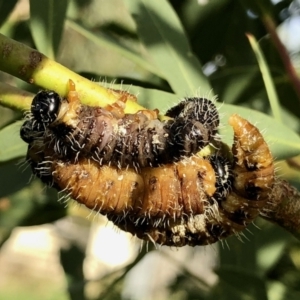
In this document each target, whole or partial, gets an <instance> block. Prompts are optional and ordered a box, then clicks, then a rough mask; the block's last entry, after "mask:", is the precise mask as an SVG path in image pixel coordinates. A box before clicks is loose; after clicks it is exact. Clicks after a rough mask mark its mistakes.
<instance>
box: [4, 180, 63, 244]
mask: <svg viewBox="0 0 300 300" xmlns="http://www.w3.org/2000/svg"><path fill="white" fill-rule="evenodd" d="M27 182H28V179H27ZM66 212H67V210H66V207H65V206H64V205H62V203H59V202H58V201H57V192H56V191H55V190H54V189H47V190H45V186H44V184H43V183H41V182H40V181H39V180H36V181H33V182H32V183H31V184H30V185H27V186H26V187H25V188H23V189H21V190H19V191H18V192H16V193H14V194H12V195H10V196H8V197H4V198H2V199H1V214H0V246H1V244H2V243H3V242H4V241H5V239H7V238H8V236H9V234H10V232H11V231H12V230H13V229H14V228H15V227H17V226H33V225H40V224H45V223H49V222H54V221H56V220H58V219H60V218H62V217H64V216H65V215H66Z"/></svg>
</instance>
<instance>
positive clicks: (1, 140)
mask: <svg viewBox="0 0 300 300" xmlns="http://www.w3.org/2000/svg"><path fill="white" fill-rule="evenodd" d="M22 124H23V121H18V122H15V123H13V124H11V125H8V126H6V127H4V128H3V129H2V130H1V131H0V145H1V147H0V163H1V162H5V161H8V160H11V159H15V158H18V157H22V156H25V154H26V151H27V144H26V143H24V142H23V141H22V140H21V138H20V126H21V125H22Z"/></svg>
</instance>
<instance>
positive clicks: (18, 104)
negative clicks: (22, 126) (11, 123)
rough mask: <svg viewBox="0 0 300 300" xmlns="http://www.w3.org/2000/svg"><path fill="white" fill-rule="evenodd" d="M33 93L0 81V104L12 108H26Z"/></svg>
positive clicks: (22, 109) (23, 109)
mask: <svg viewBox="0 0 300 300" xmlns="http://www.w3.org/2000/svg"><path fill="white" fill-rule="evenodd" d="M32 97H33V94H31V93H29V92H26V91H23V90H20V89H18V88H16V87H13V86H11V85H8V84H5V83H2V82H0V105H2V106H5V107H9V108H11V109H14V110H21V111H25V110H28V109H29V107H30V104H31V101H32Z"/></svg>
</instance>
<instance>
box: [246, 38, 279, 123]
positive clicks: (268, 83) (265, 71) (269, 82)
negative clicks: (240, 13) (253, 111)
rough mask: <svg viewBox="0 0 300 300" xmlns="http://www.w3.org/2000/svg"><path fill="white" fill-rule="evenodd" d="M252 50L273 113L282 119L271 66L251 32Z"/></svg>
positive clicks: (277, 118) (276, 117)
mask: <svg viewBox="0 0 300 300" xmlns="http://www.w3.org/2000/svg"><path fill="white" fill-rule="evenodd" d="M247 37H248V39H249V42H250V45H251V47H252V50H253V52H254V54H255V56H256V59H257V62H258V65H259V69H260V71H261V74H262V77H263V80H264V83H265V87H266V91H267V94H268V97H269V101H270V105H271V108H272V112H273V115H274V117H275V119H276V120H278V121H281V113H280V112H281V109H280V104H279V99H278V96H277V92H276V89H275V84H274V80H273V79H272V76H271V72H270V70H269V66H268V64H267V62H266V59H265V57H264V54H263V52H262V51H261V49H260V46H259V44H258V43H257V41H256V39H255V37H254V36H253V35H251V34H247Z"/></svg>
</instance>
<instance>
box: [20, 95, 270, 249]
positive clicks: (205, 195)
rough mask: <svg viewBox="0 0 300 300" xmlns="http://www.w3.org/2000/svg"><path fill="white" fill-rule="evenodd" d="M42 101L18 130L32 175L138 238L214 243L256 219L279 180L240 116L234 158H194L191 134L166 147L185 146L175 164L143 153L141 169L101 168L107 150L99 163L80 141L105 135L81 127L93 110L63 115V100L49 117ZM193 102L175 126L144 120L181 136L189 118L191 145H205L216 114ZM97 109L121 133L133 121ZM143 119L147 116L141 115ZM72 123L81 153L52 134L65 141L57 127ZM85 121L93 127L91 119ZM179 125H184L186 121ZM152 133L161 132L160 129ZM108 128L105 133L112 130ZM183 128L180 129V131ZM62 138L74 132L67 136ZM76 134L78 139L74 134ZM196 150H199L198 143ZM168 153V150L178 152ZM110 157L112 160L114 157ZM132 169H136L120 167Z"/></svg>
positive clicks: (178, 113)
mask: <svg viewBox="0 0 300 300" xmlns="http://www.w3.org/2000/svg"><path fill="white" fill-rule="evenodd" d="M53 95H55V94H53ZM72 95H74V94H72ZM72 97H73V96H72ZM69 98H70V96H69V97H68V99H69ZM37 99H39V98H35V100H34V101H33V105H32V112H31V114H32V117H31V118H30V119H29V121H25V123H24V126H23V127H22V129H21V135H23V139H24V140H26V141H28V143H29V148H28V160H29V162H30V164H31V166H32V169H33V172H34V173H35V174H36V175H37V176H38V177H40V178H41V179H42V180H43V181H44V182H45V183H47V184H49V185H52V186H54V187H55V188H57V189H58V190H59V191H64V192H65V194H66V195H68V196H70V197H72V198H73V199H75V200H76V201H78V202H79V203H82V204H84V205H86V206H87V207H89V208H90V209H92V210H94V211H97V212H99V213H101V214H104V215H106V216H107V217H108V219H109V220H111V221H113V222H114V224H116V225H117V226H118V227H120V228H121V229H123V230H125V231H128V232H131V233H132V234H133V235H136V236H138V237H139V238H141V239H144V240H150V241H153V242H155V243H158V244H162V245H169V246H177V247H178V246H184V245H191V246H196V245H206V244H211V243H214V242H216V241H218V240H220V239H222V238H224V237H227V236H229V235H232V234H238V233H239V232H241V231H242V230H243V229H244V228H245V227H246V226H247V225H248V224H249V223H250V222H252V221H253V219H254V218H255V217H256V216H257V215H258V213H259V211H260V210H261V208H262V207H263V206H264V205H265V202H266V201H267V200H268V194H269V192H270V190H271V188H272V186H273V181H274V165H273V159H272V155H271V153H270V150H269V148H268V146H267V144H266V142H265V141H264V139H263V137H262V135H261V133H260V132H259V130H258V129H257V128H256V127H255V126H253V125H252V124H250V123H249V122H248V121H246V120H245V119H243V118H241V117H239V116H238V115H233V116H231V118H230V125H231V126H232V127H233V130H234V144H233V147H232V154H233V158H232V159H231V157H230V155H225V154H224V153H221V152H220V153H218V152H216V153H215V154H211V155H209V156H207V157H200V156H198V155H194V151H191V149H196V147H195V148H194V146H193V147H190V146H189V147H190V148H188V150H187V148H186V145H185V142H188V141H191V138H190V137H189V138H188V139H186V140H184V142H182V140H180V139H178V140H176V139H173V140H172V144H167V143H165V145H168V146H167V147H171V146H172V147H174V148H177V147H179V148H181V149H185V151H186V152H184V153H185V155H184V157H182V155H181V154H180V155H179V156H178V157H175V158H174V160H173V161H172V159H171V158H169V160H166V159H165V158H164V159H163V160H162V161H163V163H161V164H162V165H159V166H156V167H153V166H151V165H155V163H154V162H157V161H160V160H161V158H160V156H159V155H158V154H157V156H156V157H157V158H155V159H153V157H151V159H150V161H152V163H151V164H149V163H148V164H144V162H143V161H144V157H142V156H141V157H140V158H139V159H140V160H139V168H138V171H137V169H136V166H135V165H133V164H129V163H128V162H127V163H124V164H122V163H118V164H114V165H113V164H111V162H110V161H108V160H107V159H104V158H103V159H102V161H101V164H99V160H101V158H102V156H100V153H102V152H98V157H97V159H94V157H93V155H92V156H91V155H89V153H88V151H87V149H88V148H86V149H85V146H83V145H82V144H81V142H82V141H87V139H86V137H87V136H89V138H91V137H92V136H93V135H96V132H95V130H96V129H95V128H98V130H99V131H100V132H102V135H103V126H102V127H99V126H98V125H97V126H96V127H94V125H93V126H91V127H92V128H93V134H90V133H89V134H87V133H86V132H83V131H82V130H83V129H82V128H85V130H87V131H89V132H90V129H87V128H90V127H84V125H83V124H84V120H85V118H86V117H84V119H83V120H82V119H80V116H83V115H84V116H86V114H85V113H84V114H83V115H81V112H82V111H91V110H95V108H90V107H87V106H83V108H82V107H79V106H78V103H77V101H73V100H74V99H72V101H70V99H69V102H68V105H67V110H65V111H64V106H63V104H64V102H62V103H61V104H59V105H58V106H59V107H60V109H58V110H56V113H55V114H53V116H52V117H51V115H52V112H49V111H48V112H47V113H44V112H45V111H47V109H48V108H47V105H45V107H46V110H44V109H41V108H39V109H36V106H37V104H36V102H38V103H40V101H37ZM59 99H61V98H60V97H59ZM192 99H193V98H192ZM192 99H190V100H187V101H185V102H183V103H180V104H179V105H178V106H175V107H174V108H172V109H171V110H169V112H168V115H169V116H170V117H172V118H174V119H173V120H172V122H171V123H168V122H167V123H163V122H160V121H159V120H158V119H156V118H153V117H147V118H148V119H147V122H149V124H150V123H151V122H153V121H158V122H160V123H161V124H164V125H163V126H162V127H159V128H167V127H165V126H167V125H166V124H171V127H168V128H173V129H172V130H171V131H176V130H177V128H176V126H175V125H174V124H176V122H179V120H180V119H181V118H183V119H184V118H186V119H187V116H189V118H190V120H191V122H199V124H200V125H201V126H202V127H201V130H200V131H194V133H193V138H194V140H203V135H202V132H203V128H204V127H205V126H204V127H203V124H204V123H207V124H211V125H210V126H206V127H205V128H206V129H205V130H204V133H203V134H204V135H205V134H208V135H210V136H215V135H216V127H217V125H218V124H219V120H218V118H216V117H215V116H214V114H215V112H213V117H212V116H209V114H210V112H208V111H209V110H210V109H211V108H212V106H211V105H210V104H209V102H206V101H208V100H205V101H204V100H201V101H198V98H195V99H194V100H192ZM77 100H78V99H77ZM54 102H55V101H54ZM55 103H56V102H55ZM73 103H75V104H74V107H72V105H73ZM193 103H194V104H195V103H196V104H195V105H196V107H197V106H198V108H197V109H198V110H197V109H195V106H194V107H193ZM45 104H47V103H46V102H45ZM39 105H40V104H39ZM199 105H201V109H199ZM55 106H56V105H54V108H55ZM40 107H44V106H43V105H40ZM205 107H206V109H204V108H205ZM74 109H75V111H74ZM35 110H37V113H36V114H35ZM49 110H50V108H49ZM62 110H63V111H64V112H63V114H62V112H61V111H62ZM99 110H101V111H102V112H103V113H104V116H105V117H106V116H107V115H109V118H108V119H107V120H106V121H105V122H106V123H107V124H109V126H110V128H114V126H116V128H117V129H118V130H119V129H120V128H121V127H120V126H121V125H120V124H123V123H122V122H123V120H124V118H125V119H127V118H129V117H127V116H126V115H125V116H123V117H122V118H117V117H114V113H112V112H111V111H107V110H102V109H100V108H99ZM48 114H50V116H48ZM139 114H144V113H143V112H142V113H140V112H139V113H137V115H139ZM153 114H155V112H154V113H152V115H153ZM144 115H145V114H144ZM147 115H151V111H148V112H147ZM90 116H92V117H91V119H93V118H94V119H95V118H96V119H97V118H99V117H100V115H99V116H98V115H97V117H96V116H95V115H91V114H90ZM142 118H145V117H144V116H142ZM52 119H53V120H54V121H53V120H52ZM129 119H131V117H130V118H129ZM72 120H76V121H75V122H76V124H77V126H78V128H80V130H81V135H83V137H84V138H82V139H81V140H80V139H78V140H77V143H78V144H79V146H80V147H81V148H80V149H81V150H80V152H78V151H79V150H78V149H77V150H76V151H73V150H72V151H71V150H69V147H74V143H75V142H74V141H72V143H71V144H67V143H66V144H58V143H59V141H58V138H57V137H56V136H55V134H54V133H53V132H57V134H59V139H60V138H61V135H62V133H61V132H60V131H59V128H69V127H70V126H71V125H72V124H73V123H72ZM102 120H104V119H102ZM135 120H136V121H138V122H141V124H143V125H144V124H145V123H144V122H142V121H140V120H141V119H140V116H136V119H135ZM65 122H67V123H65ZM86 122H87V121H86ZM95 122H96V124H98V123H97V121H95ZM109 122H110V123H109ZM114 122H116V123H114ZM118 122H119V123H118ZM126 122H127V121H126ZM147 122H146V123H147ZM111 123H112V124H114V125H111ZM129 123H130V126H134V122H133V121H130V122H129ZM179 123H180V122H179ZM179 123H178V124H179ZM74 124H75V123H74ZM88 124H93V123H91V122H90V121H88ZM99 124H100V123H99ZM115 124H117V125H115ZM147 124H148V123H147ZM151 124H152V123H151ZM200 125H199V126H200ZM151 126H152V125H151ZM159 126H161V125H159ZM168 126H169V125H168ZM178 126H179V127H182V125H181V124H180V125H178ZM49 128H51V129H49ZM72 128H73V127H72ZM131 128H132V127H131ZM135 128H138V127H135ZM140 128H144V127H143V126H141V127H140ZM155 128H156V129H155V130H156V131H157V130H158V129H157V128H158V127H155ZM197 128H200V127H197ZM72 130H73V129H72ZM111 130H112V129H110V131H108V132H112V131H111ZM164 130H165V129H164ZM180 130H183V129H178V131H180ZM178 131H177V132H178ZM108 132H106V131H105V134H104V136H106V135H108ZM113 132H115V131H113ZM128 132H132V131H130V130H129V131H128ZM143 132H146V131H143ZM163 132H164V131H163ZM64 133H65V134H66V135H68V134H69V132H68V131H64ZM168 134H169V133H168ZM73 136H74V137H75V136H76V137H77V135H74V133H73ZM98 138H99V137H97V139H98ZM106 139H109V137H106ZM147 139H148V138H147ZM147 139H146V140H147ZM151 139H152V140H153V135H152V136H151V138H149V140H151ZM205 139H207V138H206V137H205ZM98 142H99V140H98ZM123 142H124V141H123ZM128 143H129V144H131V141H129V140H128ZM197 143H198V142H197ZM79 146H78V147H79ZM172 147H171V148H172ZM197 147H198V148H201V147H199V143H198V146H197ZM171 148H169V151H174V152H176V150H171ZM83 149H85V150H83ZM90 150H91V149H90ZM115 150H116V148H114V151H115ZM124 151H125V150H124ZM195 151H196V150H195ZM78 153H79V154H78ZM160 153H162V152H160ZM171 153H173V152H171ZM162 155H163V154H162ZM227 156H228V157H227ZM111 157H113V158H114V156H113V155H112V156H111ZM136 157H137V156H136ZM136 157H135V158H136ZM118 160H119V161H122V159H121V156H118ZM128 164H129V165H130V166H131V167H126V168H125V167H123V166H127V165H128Z"/></svg>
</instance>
